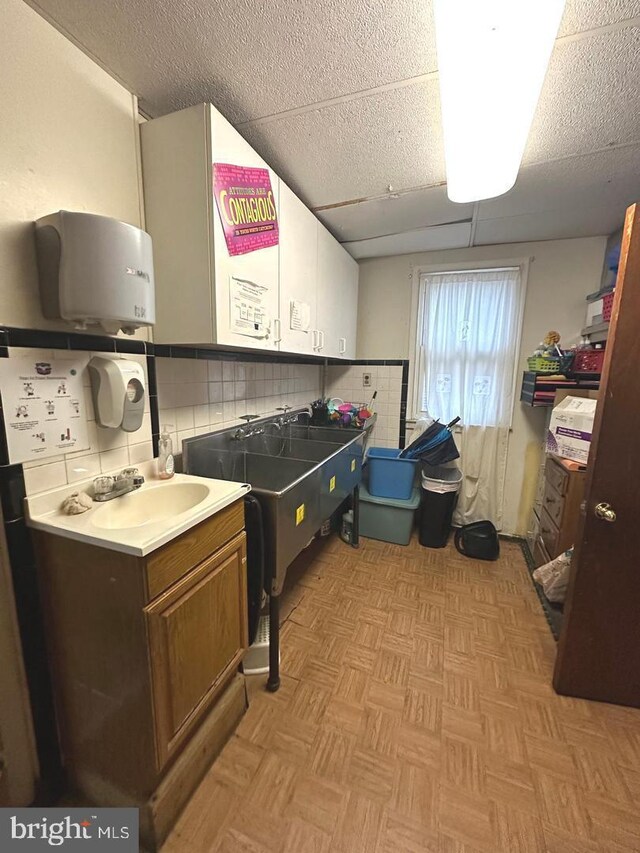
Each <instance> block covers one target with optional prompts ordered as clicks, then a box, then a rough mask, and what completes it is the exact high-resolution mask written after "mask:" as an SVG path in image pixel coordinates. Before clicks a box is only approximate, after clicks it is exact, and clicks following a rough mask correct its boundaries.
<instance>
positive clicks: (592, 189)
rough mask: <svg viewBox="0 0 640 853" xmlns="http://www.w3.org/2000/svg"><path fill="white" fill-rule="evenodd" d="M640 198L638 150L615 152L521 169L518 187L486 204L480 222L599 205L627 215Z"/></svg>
mask: <svg viewBox="0 0 640 853" xmlns="http://www.w3.org/2000/svg"><path fill="white" fill-rule="evenodd" d="M639 198H640V146H632V147H628V148H614V149H609V150H607V151H601V152H598V153H597V154H586V155H583V156H581V157H572V158H569V159H566V160H556V161H554V162H552V163H539V164H536V165H532V166H525V167H523V168H522V169H521V171H520V174H519V175H518V180H517V181H516V185H515V187H514V188H513V189H512V190H510V191H509V192H508V193H506V194H505V195H503V196H499V197H498V198H494V199H490V200H489V201H483V202H481V203H480V205H479V207H478V219H479V220H483V219H497V218H500V217H504V216H520V215H522V214H531V213H542V212H544V211H548V210H556V209H560V208H562V209H565V210H570V209H574V210H576V211H579V210H581V209H583V208H589V207H594V208H597V207H600V206H604V207H607V208H613V209H615V208H617V209H618V210H620V211H622V212H624V210H625V209H626V208H627V207H628V205H629V204H631V203H632V202H633V201H635V200H636V199H639Z"/></svg>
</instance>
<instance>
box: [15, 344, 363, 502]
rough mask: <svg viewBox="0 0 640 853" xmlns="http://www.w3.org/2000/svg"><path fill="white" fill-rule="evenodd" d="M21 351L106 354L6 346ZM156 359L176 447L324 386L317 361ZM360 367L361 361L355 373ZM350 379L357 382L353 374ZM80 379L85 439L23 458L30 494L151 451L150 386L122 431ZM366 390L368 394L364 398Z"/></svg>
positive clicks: (162, 407)
mask: <svg viewBox="0 0 640 853" xmlns="http://www.w3.org/2000/svg"><path fill="white" fill-rule="evenodd" d="M21 355H29V356H34V355H36V356H37V358H38V359H41V360H46V359H53V358H65V357H70V358H71V357H72V358H77V357H78V356H80V355H86V356H87V357H88V358H91V357H92V356H93V355H101V356H105V355H110V354H106V353H104V352H100V353H91V352H86V353H81V352H78V351H73V352H71V351H65V350H55V351H51V350H46V349H43V350H41V351H40V350H34V349H32V348H16V347H13V348H10V350H9V357H10V358H11V357H12V356H21ZM114 357H117V356H114ZM124 357H125V358H127V359H131V360H132V361H137V362H139V363H140V364H142V366H143V369H144V370H145V375H146V356H144V355H129V354H127V355H126V356H124ZM155 364H156V378H157V383H158V405H159V422H160V425H161V426H162V425H164V424H169V425H170V432H171V435H172V438H173V443H174V450H175V451H176V452H179V451H180V450H181V444H182V440H183V439H185V438H189V437H191V436H193V435H195V434H198V435H200V434H202V433H204V432H208V431H210V430H213V429H220V428H222V427H226V426H232V425H234V424H237V423H241V421H240V420H239V417H240V416H241V415H243V414H256V415H258V416H260V417H266V416H268V415H274V414H277V409H278V407H279V406H283V405H288V406H292V407H294V408H296V407H300V406H307V405H308V404H309V403H310V402H311V401H312V400H315V399H317V398H318V397H319V396H320V394H321V389H322V368H321V366H320V365H319V364H318V365H315V364H283V363H279V362H277V363H276V362H267V363H265V362H239V361H226V360H223V361H218V360H216V361H208V360H204V359H190V358H163V357H157V358H156V359H155ZM340 369H343V368H340ZM347 370H348V368H347ZM361 372H362V371H361V370H360V369H358V371H357V376H358V377H359V378H360V380H361V378H362V377H361ZM351 381H352V382H354V384H355V383H356V374H353V375H352V378H351ZM83 384H84V394H85V410H86V412H87V431H88V438H89V447H88V448H86V449H82V450H78V451H75V452H74V453H67V454H64V455H60V456H56V457H50V458H49V459H46V460H42V462H40V461H39V460H38V461H36V462H30V463H26V464H25V465H24V477H25V485H26V491H27V494H28V495H32V494H35V493H37V492H41V491H47V490H49V489H53V488H58V487H59V486H64V485H65V484H66V483H68V484H72V483H75V482H79V481H81V480H86V479H90V478H92V477H94V476H98V475H99V474H100V473H114V472H116V471H118V470H119V469H121V468H124V467H125V466H127V465H138V464H142V463H143V462H146V461H148V460H151V459H152V458H153V443H152V435H151V414H150V404H149V396H148V393H147V394H146V395H145V415H144V418H143V422H142V426H141V428H140V429H139V430H136V432H134V433H127V432H124V431H123V430H109V429H104V428H102V427H98V426H97V424H96V421H95V413H94V410H93V400H92V397H91V387H90V382H89V376H88V371H87V372H86V374H85V376H84V377H83ZM367 390H368V389H367ZM366 397H367V395H366V394H365V395H364V397H363V399H364V398H366Z"/></svg>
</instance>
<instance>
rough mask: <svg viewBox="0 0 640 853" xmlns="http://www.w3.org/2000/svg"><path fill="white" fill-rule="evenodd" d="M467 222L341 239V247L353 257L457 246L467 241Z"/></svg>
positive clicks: (461, 245) (405, 253) (399, 253)
mask: <svg viewBox="0 0 640 853" xmlns="http://www.w3.org/2000/svg"><path fill="white" fill-rule="evenodd" d="M470 238H471V223H468V222H467V223H459V224H458V225H437V226H434V227H433V228H420V229H417V230H415V231H405V232H404V233H402V234H390V235H388V236H386V237H374V238H373V239H371V240H356V241H353V242H350V243H344V247H345V249H346V250H347V251H348V252H350V253H351V255H352V256H353V257H354V258H356V259H357V260H361V259H362V258H382V257H388V256H390V255H408V254H411V253H412V252H432V251H436V250H440V249H460V248H464V247H465V246H468V245H469V240H470Z"/></svg>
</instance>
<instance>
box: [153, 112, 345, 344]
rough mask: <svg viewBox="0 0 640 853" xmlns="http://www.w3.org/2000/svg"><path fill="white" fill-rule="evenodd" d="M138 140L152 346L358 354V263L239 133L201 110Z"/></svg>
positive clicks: (176, 116) (162, 121)
mask: <svg viewBox="0 0 640 853" xmlns="http://www.w3.org/2000/svg"><path fill="white" fill-rule="evenodd" d="M140 135H141V145H142V174H143V182H144V197H145V213H146V230H147V231H148V232H149V233H150V234H151V237H152V238H153V254H154V269H155V284H156V325H155V328H154V334H153V336H154V340H155V341H156V342H157V343H174V344H200V345H203V346H206V345H218V346H233V347H239V348H244V349H246V348H254V349H261V350H266V351H277V350H281V351H283V352H291V353H304V354H315V355H319V356H325V357H334V358H340V357H342V358H353V357H354V356H355V333H356V322H357V294H358V265H357V263H356V262H355V261H354V260H353V259H352V258H351V256H350V255H349V254H348V253H347V252H346V251H345V250H344V249H343V248H342V246H340V244H339V243H338V242H337V241H336V240H335V239H334V238H333V237H332V236H331V234H330V233H329V232H328V231H327V230H326V228H324V226H322V225H321V224H320V223H319V222H318V220H317V219H316V217H315V216H314V215H313V213H311V211H310V210H309V209H308V208H307V207H305V205H304V204H303V203H302V202H301V201H300V200H299V199H298V198H297V196H296V195H295V194H294V193H293V192H292V191H291V190H290V189H289V187H287V186H286V185H285V184H284V183H281V182H280V179H279V177H278V175H276V173H275V172H274V171H273V170H272V169H269V167H268V166H267V164H266V163H265V162H264V160H262V158H261V157H260V156H259V155H258V154H257V153H256V152H255V151H254V150H253V148H252V147H251V146H250V145H249V144H248V142H246V141H245V140H244V139H243V138H242V136H240V134H239V133H238V132H237V131H236V130H235V129H234V128H233V127H232V125H230V124H229V122H228V121H227V120H226V119H225V118H223V116H221V115H220V113H219V112H218V111H217V110H216V109H215V108H214V107H212V106H211V105H210V104H200V105H198V106H196V107H191V108H189V109H186V110H182V111H181V112H178V113H173V114H172V115H168V116H164V117H162V118H159V119H154V120H153V121H148V122H145V123H144V124H142V125H141V128H140ZM276 212H277V218H276ZM276 229H277V233H276ZM249 244H251V245H249ZM249 249H251V250H249Z"/></svg>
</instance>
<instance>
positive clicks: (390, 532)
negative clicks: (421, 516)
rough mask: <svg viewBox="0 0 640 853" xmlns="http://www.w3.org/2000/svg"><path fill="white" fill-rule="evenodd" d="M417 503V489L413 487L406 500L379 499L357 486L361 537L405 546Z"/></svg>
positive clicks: (418, 500) (408, 539) (364, 487)
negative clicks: (358, 490)
mask: <svg viewBox="0 0 640 853" xmlns="http://www.w3.org/2000/svg"><path fill="white" fill-rule="evenodd" d="M419 506H420V491H419V489H416V488H414V489H413V491H412V493H411V497H410V498H409V499H408V500H397V499H396V498H378V497H375V496H374V495H372V494H371V493H370V492H369V491H368V490H367V487H366V486H365V485H361V486H360V536H364V537H365V539H379V540H380V541H381V542H393V543H395V544H396V545H408V544H409V542H410V541H411V533H412V531H413V525H414V522H415V517H416V510H417V509H418V507H419Z"/></svg>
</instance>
